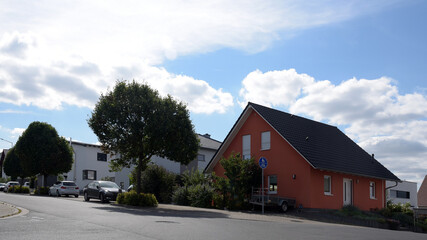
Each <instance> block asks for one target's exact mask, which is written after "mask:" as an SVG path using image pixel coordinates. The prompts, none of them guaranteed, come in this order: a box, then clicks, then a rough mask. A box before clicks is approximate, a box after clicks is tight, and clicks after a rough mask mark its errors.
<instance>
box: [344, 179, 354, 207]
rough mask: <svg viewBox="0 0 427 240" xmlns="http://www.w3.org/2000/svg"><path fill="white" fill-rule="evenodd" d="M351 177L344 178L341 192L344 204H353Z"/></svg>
mask: <svg viewBox="0 0 427 240" xmlns="http://www.w3.org/2000/svg"><path fill="white" fill-rule="evenodd" d="M352 183H353V182H352V180H351V179H347V178H344V182H343V188H344V189H343V193H344V196H343V197H344V199H343V200H344V204H343V205H344V206H345V205H352V204H353V184H352Z"/></svg>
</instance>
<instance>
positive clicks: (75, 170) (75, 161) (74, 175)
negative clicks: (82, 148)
mask: <svg viewBox="0 0 427 240" xmlns="http://www.w3.org/2000/svg"><path fill="white" fill-rule="evenodd" d="M70 146H71V149H72V150H73V155H74V159H73V160H74V172H73V178H74V179H73V181H74V182H77V176H76V173H77V157H76V152H75V151H74V148H73V142H72V139H71V137H70Z"/></svg>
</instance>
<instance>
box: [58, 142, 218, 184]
mask: <svg viewBox="0 0 427 240" xmlns="http://www.w3.org/2000/svg"><path fill="white" fill-rule="evenodd" d="M198 138H199V140H200V148H199V152H198V156H197V158H196V159H195V160H193V161H192V162H191V163H190V164H189V165H188V166H185V165H181V164H180V163H177V162H174V161H171V160H168V159H166V158H161V157H158V156H153V157H152V158H151V163H152V164H156V165H159V166H162V167H164V168H165V169H166V170H168V171H169V172H173V173H176V174H180V173H182V172H184V171H185V170H187V169H199V170H200V171H203V170H204V168H205V167H206V165H207V162H209V160H210V159H211V158H212V156H213V155H214V154H215V152H216V150H217V149H218V147H219V146H220V144H221V143H220V142H218V141H216V140H214V139H211V138H210V136H209V135H207V134H205V135H198ZM70 144H71V147H72V149H73V158H74V162H73V167H72V169H71V171H69V172H68V173H66V174H64V178H65V180H70V181H74V182H76V184H77V186H79V187H80V188H81V189H82V188H83V187H84V186H86V185H87V184H88V183H90V182H92V181H94V180H100V179H105V178H108V179H111V180H112V181H114V182H115V183H117V185H119V186H121V187H122V188H124V189H127V188H128V187H129V185H130V182H129V175H130V174H131V172H132V170H133V167H131V168H123V169H122V171H120V172H110V167H109V164H110V161H111V159H112V157H111V156H110V155H109V154H106V153H104V152H103V151H102V150H101V146H100V145H96V144H88V143H81V142H76V141H71V142H70Z"/></svg>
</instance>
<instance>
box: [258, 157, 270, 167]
mask: <svg viewBox="0 0 427 240" xmlns="http://www.w3.org/2000/svg"><path fill="white" fill-rule="evenodd" d="M267 165H268V162H267V159H266V158H265V157H261V158H260V159H259V166H260V167H261V168H262V169H264V168H266V167H267Z"/></svg>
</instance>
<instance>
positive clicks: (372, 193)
mask: <svg viewBox="0 0 427 240" xmlns="http://www.w3.org/2000/svg"><path fill="white" fill-rule="evenodd" d="M369 196H370V197H371V199H375V182H369Z"/></svg>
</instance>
